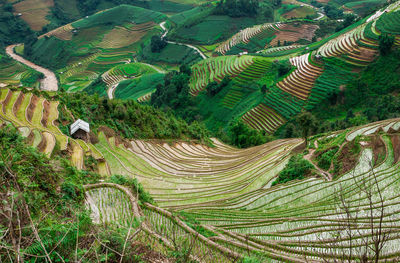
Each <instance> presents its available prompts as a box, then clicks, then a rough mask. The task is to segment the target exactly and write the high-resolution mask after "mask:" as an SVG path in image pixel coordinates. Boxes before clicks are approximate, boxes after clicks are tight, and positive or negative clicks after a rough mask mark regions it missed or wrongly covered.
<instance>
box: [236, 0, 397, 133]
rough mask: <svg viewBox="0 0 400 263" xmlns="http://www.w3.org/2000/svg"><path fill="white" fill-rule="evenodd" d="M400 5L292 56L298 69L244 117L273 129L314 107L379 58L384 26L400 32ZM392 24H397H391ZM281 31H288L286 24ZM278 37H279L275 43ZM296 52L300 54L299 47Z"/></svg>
mask: <svg viewBox="0 0 400 263" xmlns="http://www.w3.org/2000/svg"><path fill="white" fill-rule="evenodd" d="M398 9H400V4H399V2H396V3H394V4H392V5H390V6H388V7H387V8H385V9H384V10H380V11H378V12H377V13H376V14H374V15H372V16H371V17H369V18H368V19H366V20H365V22H364V23H362V24H360V25H359V26H357V27H355V28H354V29H352V30H350V31H348V32H346V33H344V34H341V35H339V36H338V37H336V38H333V39H331V40H329V41H327V42H326V43H325V44H323V45H322V46H321V47H319V48H318V50H317V51H313V52H309V53H306V54H303V55H297V56H294V57H291V58H290V63H291V64H292V65H293V66H294V67H295V70H292V71H291V72H290V73H289V74H288V75H287V76H286V77H284V78H283V79H282V80H281V81H279V82H278V83H277V84H276V86H274V87H271V88H270V89H269V91H268V93H267V94H266V95H265V98H264V100H263V102H262V104H260V105H258V106H256V107H255V108H253V109H251V110H250V111H249V112H247V113H245V114H244V115H243V116H242V119H243V120H244V121H245V122H246V123H248V124H249V125H250V126H251V127H253V128H255V129H263V130H265V131H267V132H269V133H271V132H273V131H274V129H276V128H277V127H279V126H280V125H281V124H282V123H283V122H284V119H290V118H291V117H293V116H294V115H296V114H297V113H299V112H300V111H301V110H302V109H307V110H310V109H312V108H313V107H314V105H316V104H317V103H319V102H321V101H322V100H323V99H324V98H326V97H327V96H328V94H330V93H332V92H335V91H337V90H338V89H339V88H340V87H341V86H343V85H345V84H346V83H348V81H350V80H352V79H354V78H355V77H356V72H358V71H360V70H361V69H362V68H364V67H365V66H367V65H369V64H370V63H371V62H372V61H374V60H375V59H376V57H377V55H378V53H379V51H378V46H379V41H378V38H379V35H380V34H381V33H380V30H382V31H383V32H390V33H391V34H398V32H397V29H396V26H397V24H398V23H395V21H397V20H398V19H399V17H400V12H399V11H396V10H398ZM386 20H387V22H386ZM395 24H396V26H395ZM389 25H393V26H392V27H391V28H390V26H389ZM287 26H291V25H287ZM385 26H386V28H385ZM379 28H381V29H379ZM292 31H294V30H293V28H292V30H288V31H286V32H287V33H288V34H291V33H290V32H292ZM279 32H285V31H284V30H283V27H281V28H280V31H279ZM277 40H279V38H278V37H276V38H274V39H273V41H272V42H271V43H274V42H275V41H277ZM396 41H398V40H397V38H396ZM399 43H400V42H399ZM395 44H397V42H395ZM295 47H296V46H294V47H293V46H292V48H295ZM283 49H284V48H283V47H282V48H274V49H267V50H266V51H264V53H265V54H267V55H268V53H269V52H271V53H272V54H274V52H276V54H281V53H282V50H283ZM299 51H301V50H299ZM288 54H289V55H290V53H287V54H284V55H288ZM293 54H296V51H294V52H293ZM292 56H293V55H292ZM254 60H255V59H253V61H254ZM269 112H271V113H269ZM269 114H271V115H269ZM274 116H281V117H280V118H278V119H279V121H271V120H272V119H274V118H275V117H274ZM254 119H256V121H255V120H254ZM271 123H272V124H273V125H271Z"/></svg>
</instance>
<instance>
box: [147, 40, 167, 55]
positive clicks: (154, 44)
mask: <svg viewBox="0 0 400 263" xmlns="http://www.w3.org/2000/svg"><path fill="white" fill-rule="evenodd" d="M167 44H168V43H167V41H165V40H164V39H161V37H160V36H152V37H151V43H150V47H151V52H153V53H160V52H161V50H162V49H163V48H165V47H166V46H167Z"/></svg>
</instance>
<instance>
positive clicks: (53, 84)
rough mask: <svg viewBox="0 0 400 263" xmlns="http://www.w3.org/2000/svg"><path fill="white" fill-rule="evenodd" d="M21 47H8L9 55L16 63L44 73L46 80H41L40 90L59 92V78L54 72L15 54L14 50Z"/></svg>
mask: <svg viewBox="0 0 400 263" xmlns="http://www.w3.org/2000/svg"><path fill="white" fill-rule="evenodd" d="M19 45H20V44H16V45H10V46H8V47H7V48H6V53H7V55H9V56H10V57H12V58H13V59H15V60H16V61H18V62H21V63H22V64H24V65H26V66H28V67H30V68H32V69H34V70H36V71H38V72H40V73H43V75H44V78H43V79H41V80H40V89H42V90H46V91H57V90H58V80H57V77H56V75H55V74H54V72H52V71H50V70H48V69H46V68H42V67H41V66H38V65H36V64H34V63H32V62H30V61H29V60H26V59H24V58H23V57H21V56H19V55H17V54H15V52H14V48H15V47H16V46H19Z"/></svg>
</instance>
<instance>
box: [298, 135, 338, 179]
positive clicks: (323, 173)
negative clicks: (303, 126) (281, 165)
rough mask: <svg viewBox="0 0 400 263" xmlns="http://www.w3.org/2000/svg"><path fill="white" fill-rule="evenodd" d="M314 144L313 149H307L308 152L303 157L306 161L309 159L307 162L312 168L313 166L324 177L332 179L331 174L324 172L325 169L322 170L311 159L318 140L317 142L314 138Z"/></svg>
mask: <svg viewBox="0 0 400 263" xmlns="http://www.w3.org/2000/svg"><path fill="white" fill-rule="evenodd" d="M314 146H315V149H309V152H308V154H307V155H304V157H303V158H304V159H306V160H307V161H309V162H310V163H311V164H312V165H313V166H314V168H315V169H316V170H317V171H318V172H319V173H320V174H321V175H322V176H323V177H325V179H326V180H328V181H332V179H333V176H332V174H331V173H329V172H326V171H324V170H322V169H321V168H319V167H318V166H317V165H316V164H315V163H314V162H313V161H312V160H311V158H312V156H313V155H314V152H315V150H316V149H318V142H317V141H316V140H315V141H314Z"/></svg>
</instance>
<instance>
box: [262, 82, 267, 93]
mask: <svg viewBox="0 0 400 263" xmlns="http://www.w3.org/2000/svg"><path fill="white" fill-rule="evenodd" d="M260 90H261V94H265V93H267V90H268V88H267V85H265V84H264V85H262V86H261V89H260Z"/></svg>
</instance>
